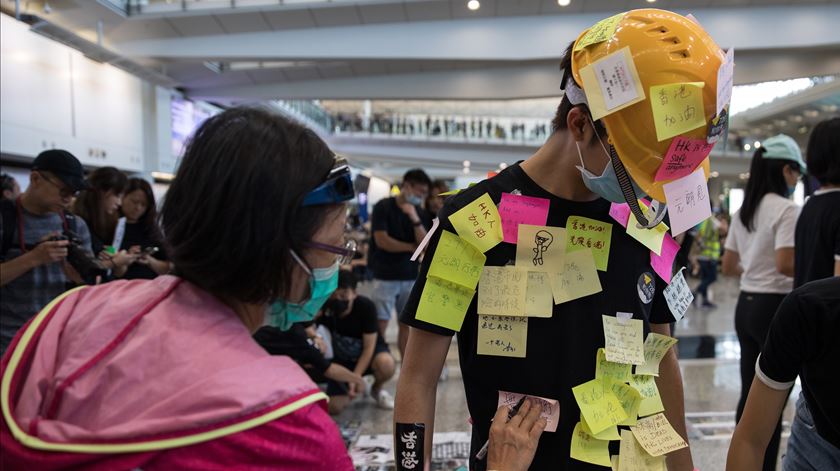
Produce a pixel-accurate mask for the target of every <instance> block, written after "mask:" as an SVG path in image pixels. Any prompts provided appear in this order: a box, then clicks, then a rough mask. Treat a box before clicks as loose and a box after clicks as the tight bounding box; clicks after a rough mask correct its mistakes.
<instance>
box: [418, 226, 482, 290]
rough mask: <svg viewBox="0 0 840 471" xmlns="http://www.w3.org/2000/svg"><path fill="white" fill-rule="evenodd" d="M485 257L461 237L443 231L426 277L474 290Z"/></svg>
mask: <svg viewBox="0 0 840 471" xmlns="http://www.w3.org/2000/svg"><path fill="white" fill-rule="evenodd" d="M486 260H487V257H486V256H485V255H484V254H483V253H481V252H480V251H479V250H478V249H476V248H475V247H473V245H472V244H469V243H467V241H465V240H464V239H462V238H461V237H459V236H457V235H455V234H453V233H451V232H449V231H443V232H441V234H440V241H439V242H438V245H437V249H435V253H434V256H433V257H432V263H431V265H429V273H428V275H427V276H434V277H437V278H441V279H444V280H447V281H451V282H453V283H455V284H458V285H461V286H464V287H466V288H469V289H475V286H476V284H478V280H479V278H481V271H482V269H483V268H484V262H485V261H486Z"/></svg>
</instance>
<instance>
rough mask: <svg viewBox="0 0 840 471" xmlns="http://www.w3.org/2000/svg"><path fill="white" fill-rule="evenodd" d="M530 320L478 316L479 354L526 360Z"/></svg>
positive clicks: (516, 317) (524, 318)
mask: <svg viewBox="0 0 840 471" xmlns="http://www.w3.org/2000/svg"><path fill="white" fill-rule="evenodd" d="M527 347H528V318H527V317H518V316H481V315H480V316H478V354H479V355H495V356H500V357H513V358H525V354H526V351H527Z"/></svg>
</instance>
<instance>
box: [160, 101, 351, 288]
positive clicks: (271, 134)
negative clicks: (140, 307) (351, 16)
mask: <svg viewBox="0 0 840 471" xmlns="http://www.w3.org/2000/svg"><path fill="white" fill-rule="evenodd" d="M335 160H336V159H335V154H333V152H332V151H331V150H330V149H329V147H327V145H326V144H325V143H324V141H323V140H321V138H319V137H318V136H317V135H316V134H315V133H314V132H313V131H311V130H310V129H308V128H306V127H304V126H302V125H300V124H298V123H296V122H293V121H290V120H289V119H286V118H284V117H282V116H279V115H276V114H273V113H270V112H269V111H267V110H264V109H259V108H249V107H235V108H231V109H228V110H226V111H224V112H222V113H220V114H218V115H216V116H213V117H211V118H210V119H208V120H207V121H205V122H204V123H203V124H202V125H201V126H200V127H199V128H198V130H197V131H196V132H195V134H194V135H193V137H192V138H191V139H190V141H189V143H188V144H187V146H186V151H185V153H184V157H183V159H182V161H181V164H180V166H179V168H178V173H177V175H176V176H175V179H174V180H173V182H172V185H171V187H170V188H169V191H168V192H167V194H166V198H165V199H164V204H163V208H162V209H161V215H160V220H161V226H162V228H163V233H164V237H165V240H166V244H165V246H166V248H167V255H168V256H169V258H170V260H171V261H172V263H173V264H174V265H175V272H176V274H178V275H179V276H181V277H183V278H184V279H186V280H188V281H190V282H191V283H193V284H195V285H197V286H198V287H200V288H202V289H204V290H205V291H208V292H210V293H212V294H214V295H215V296H217V297H218V298H220V299H221V300H223V301H225V302H228V303H230V302H231V301H238V302H243V303H254V304H262V303H269V302H272V301H274V300H277V299H287V298H288V297H289V295H290V292H289V289H290V285H291V280H292V276H293V275H292V274H293V270H294V267H295V265H296V262H295V260H294V259H293V258H292V251H295V252H296V253H298V254H300V255H303V254H304V253H305V252H306V250H305V248H304V244H305V243H306V242H309V241H311V240H312V237H313V236H314V235H315V233H316V232H317V231H318V230H319V229H320V227H321V226H322V225H323V224H324V221H325V220H326V218H327V216H328V215H330V214H332V213H333V212H334V211H335V209H337V208H339V206H337V205H325V206H310V207H306V208H303V207H302V206H301V205H302V203H303V199H304V197H305V196H306V195H307V193H309V192H310V191H311V190H312V189H314V188H315V187H317V186H318V185H320V184H321V183H322V182H323V181H324V179H325V178H326V177H327V175H328V174H329V172H330V170H331V169H332V168H333V166H334V165H335Z"/></svg>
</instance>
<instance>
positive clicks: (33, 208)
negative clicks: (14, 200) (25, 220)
mask: <svg viewBox="0 0 840 471" xmlns="http://www.w3.org/2000/svg"><path fill="white" fill-rule="evenodd" d="M20 204H21V206H23V209H25V210H26V211H27V212H28V213H30V214H34V215H36V216H44V215H46V214H49V213H50V212H52V211H50V210H49V208H46V209H45V208H44V207H43V206H42V205H40V204H38V200H37V198H35V196H34V195H33V194H32V193H31V192H30V191H29V189H28V188H27V190H26V191H24V192H23V193H21V194H20Z"/></svg>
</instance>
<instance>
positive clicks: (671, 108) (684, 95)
mask: <svg viewBox="0 0 840 471" xmlns="http://www.w3.org/2000/svg"><path fill="white" fill-rule="evenodd" d="M703 87H704V83H703V82H687V83H669V84H666V85H655V86H653V87H650V106H651V109H652V111H653V122H654V126H655V127H656V138H657V139H658V140H660V141H664V140H665V139H668V138H671V137H674V136H677V135H679V134H685V133H687V132H688V131H691V130H693V129H697V128H699V127H700V126H705V125H706V116H705V110H704V108H703Z"/></svg>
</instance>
